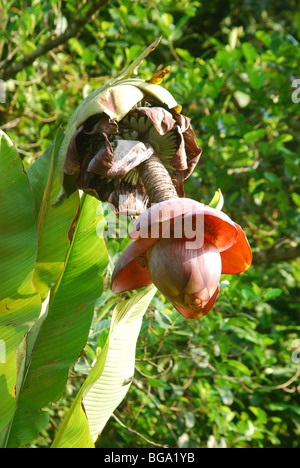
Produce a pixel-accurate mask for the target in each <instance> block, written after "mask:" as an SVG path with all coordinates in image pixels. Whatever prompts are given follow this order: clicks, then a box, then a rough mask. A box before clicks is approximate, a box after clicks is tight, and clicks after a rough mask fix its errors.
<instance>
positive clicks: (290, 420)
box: [0, 0, 300, 448]
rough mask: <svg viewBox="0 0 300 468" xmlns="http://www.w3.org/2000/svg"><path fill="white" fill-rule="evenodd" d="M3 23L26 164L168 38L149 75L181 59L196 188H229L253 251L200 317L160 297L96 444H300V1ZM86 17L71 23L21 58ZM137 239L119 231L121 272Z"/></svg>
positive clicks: (31, 11) (52, 3)
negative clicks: (100, 91)
mask: <svg viewBox="0 0 300 468" xmlns="http://www.w3.org/2000/svg"><path fill="white" fill-rule="evenodd" d="M95 3H98V4H99V7H98V10H97V11H95V12H94V14H92V15H90V14H89V11H90V8H91V7H92V6H93V4H95ZM81 17H84V18H85V20H86V21H85V22H84V24H79V26H78V28H77V30H76V25H77V23H78V20H79V19H80V18H81ZM0 21H1V23H0V27H1V29H0V78H2V79H3V80H4V82H5V91H6V102H5V103H2V104H0V126H1V128H2V129H3V130H4V131H5V132H6V133H7V134H8V135H9V136H10V138H11V139H12V140H13V142H14V143H15V145H16V147H17V148H18V151H19V153H20V155H21V156H22V158H23V162H24V165H25V167H26V168H28V167H29V166H30V165H31V164H32V163H33V162H34V160H35V159H36V158H38V157H39V156H40V155H41V154H42V153H43V152H44V151H45V150H46V148H47V147H48V146H49V144H50V143H51V141H52V139H53V138H54V136H55V133H56V130H57V128H58V127H59V126H60V125H61V126H62V128H65V126H66V123H67V121H68V119H69V117H70V116H71V114H72V111H73V110H74V109H75V107H77V105H78V104H79V103H80V102H81V101H82V99H83V98H84V97H86V96H87V95H88V94H89V93H90V92H91V91H92V90H93V89H95V88H97V87H99V86H100V85H101V84H103V83H104V82H105V81H107V79H108V78H109V77H111V76H113V75H117V74H118V73H119V72H120V70H121V69H122V68H123V67H125V66H126V65H128V63H130V61H132V60H133V59H134V58H135V57H136V56H137V55H138V54H139V53H140V52H141V51H142V50H143V49H145V48H146V47H147V46H148V45H149V44H150V43H151V42H153V40H154V39H156V38H157V37H159V36H162V42H161V45H160V46H159V47H158V49H157V50H155V51H154V52H153V53H152V54H151V55H150V56H149V57H148V58H147V60H145V61H144V62H143V64H142V66H141V68H140V76H141V77H142V78H145V79H147V78H149V77H150V76H151V75H152V74H153V72H154V71H155V70H156V68H157V67H159V66H160V65H170V66H171V73H170V75H169V77H168V78H167V79H166V80H165V82H164V86H165V87H166V88H167V89H169V91H170V92H171V93H172V94H173V95H174V96H175V98H176V100H177V101H178V102H179V103H180V104H182V106H183V113H184V114H185V115H189V116H190V117H191V118H192V123H193V128H194V130H195V133H196V135H197V140H198V143H199V145H200V146H201V147H202V148H203V154H202V157H201V161H200V163H199V165H198V167H197V169H196V170H195V172H194V174H193V176H192V177H191V178H190V179H189V181H188V183H187V184H186V196H188V197H191V198H194V199H196V200H199V201H201V202H205V203H208V202H209V201H210V199H211V198H212V196H213V194H214V192H215V190H216V189H217V188H221V190H222V193H223V195H224V198H225V205H224V211H225V212H226V213H227V214H228V215H229V216H231V217H232V218H233V219H234V220H235V221H236V222H238V223H239V224H241V225H242V226H243V228H244V230H245V231H246V233H247V236H248V239H249V242H250V245H251V246H252V249H253V252H254V262H253V266H252V267H251V268H250V269H249V270H248V271H247V272H245V273H244V274H242V275H239V276H234V277H233V276H228V277H227V276H224V277H223V278H222V279H223V281H222V283H221V294H220V296H219V299H218V301H217V303H216V305H215V307H214V309H213V311H211V312H210V314H209V315H208V316H207V317H205V318H204V319H203V320H201V321H187V320H185V319H183V317H181V316H178V315H179V314H178V313H176V312H175V311H174V310H173V309H172V308H171V307H170V304H169V303H167V302H166V301H165V299H164V298H163V297H162V296H161V295H159V294H157V295H156V297H155V298H154V300H153V301H152V304H151V307H150V309H149V311H148V313H147V315H146V316H145V318H144V323H143V326H142V332H141V335H140V338H139V341H138V349H137V360H136V373H135V379H134V382H133V385H132V386H131V388H130V391H129V393H128V395H127V397H126V399H125V400H124V402H123V403H122V404H121V406H119V408H118V410H117V412H116V413H115V415H114V417H112V418H111V419H110V421H109V423H108V424H107V426H106V428H105V430H104V432H103V434H102V436H101V437H100V439H99V440H98V442H97V447H99V448H101V447H155V446H168V447H215V446H222V447H223V446H227V447H232V448H238V447H243V448H245V447H250V448H254V447H291V448H297V447H299V435H300V409H299V392H300V386H299V378H298V377H299V370H298V369H299V360H300V352H299V350H298V351H297V346H299V343H298V342H297V341H296V340H297V338H299V330H300V326H299V310H300V301H299V279H300V263H299V259H298V258H297V257H299V255H300V253H299V247H298V245H299V232H300V231H299V224H300V190H299V188H300V182H299V166H300V137H299V135H300V133H299V109H300V103H294V102H293V101H292V97H291V96H292V93H293V91H294V89H293V88H292V81H293V80H294V79H296V78H300V75H299V73H300V72H299V63H300V61H299V59H300V49H299V41H300V10H299V6H298V2H296V0H295V1H293V0H287V1H285V2H281V1H276V0H263V1H255V0H253V1H250V0H241V1H239V2H237V1H235V0H230V1H221V0H213V1H210V2H205V1H204V0H203V1H201V0H192V1H185V0H177V1H176V2H174V1H169V0H160V1H159V2H158V1H156V0H153V1H150V0H142V1H139V2H137V1H132V0H124V1H118V0H114V1H105V0H102V2H91V1H85V2H80V7H79V8H78V2H75V1H73V0H70V1H61V0H42V1H32V2H27V1H14V0H11V1H4V0H1V1H0ZM76 22H77V23H76ZM72 25H73V26H74V27H75V34H74V35H73V36H72V37H70V38H69V39H68V40H67V41H64V42H63V43H61V44H60V45H58V47H55V48H51V49H50V50H48V51H47V53H45V54H41V55H39V56H38V57H37V58H36V59H35V60H34V61H33V63H32V64H28V65H27V64H26V66H24V67H22V59H23V58H24V57H25V56H27V55H28V54H31V53H32V52H33V51H35V50H36V49H37V48H38V47H39V46H41V45H42V44H45V43H48V42H49V41H51V40H53V39H55V38H60V37H63V36H64V35H65V34H66V33H67V32H68V31H69V28H70V27H72ZM18 63H21V67H20V70H19V71H18V72H17V73H16V72H14V69H13V67H14V65H15V64H18ZM9 72H11V76H9ZM1 183H3V182H1ZM126 243H127V240H126V239H125V240H122V242H119V240H118V239H108V240H107V246H108V250H109V254H110V267H109V269H108V270H107V272H106V277H105V279H106V281H107V284H108V280H109V274H110V272H111V269H112V268H113V265H114V264H115V263H116V261H117V259H118V256H119V254H120V252H121V251H122V250H123V249H124V248H125V246H126ZM129 296H130V294H123V295H122V299H123V298H127V297H129ZM119 300H120V298H119V297H116V296H115V295H113V294H112V293H110V291H109V289H106V292H105V293H104V294H103V295H102V296H101V298H99V300H98V302H97V308H96V314H95V321H94V323H93V330H92V331H91V334H90V338H89V341H88V344H87V346H86V348H85V352H84V354H83V355H82V356H81V359H80V361H79V362H78V363H77V364H76V366H75V368H74V369H71V371H70V377H69V381H68V385H67V387H66V391H65V394H64V396H63V397H62V399H61V400H59V401H58V402H57V403H55V404H54V403H53V404H52V405H51V406H50V407H49V408H48V409H49V410H50V416H51V417H50V423H49V424H48V426H47V427H46V428H45V429H44V430H43V432H42V433H41V434H40V435H39V436H38V438H37V439H36V440H35V441H33V442H32V444H31V447H44V446H49V445H50V443H51V441H52V440H53V437H54V435H55V432H56V430H57V428H58V426H59V425H60V423H61V421H62V419H63V417H64V415H65V413H66V410H67V408H68V407H70V404H71V402H72V400H73V399H74V397H75V395H76V392H77V391H78V389H79V387H80V385H81V383H82V381H83V377H84V373H85V372H86V371H87V369H88V368H89V366H90V363H91V362H92V360H93V358H94V356H95V352H96V348H97V347H99V346H100V347H101V346H103V343H104V341H105V337H106V336H107V333H108V327H109V323H110V322H109V321H110V314H111V310H112V308H113V307H114V305H115V302H116V301H119Z"/></svg>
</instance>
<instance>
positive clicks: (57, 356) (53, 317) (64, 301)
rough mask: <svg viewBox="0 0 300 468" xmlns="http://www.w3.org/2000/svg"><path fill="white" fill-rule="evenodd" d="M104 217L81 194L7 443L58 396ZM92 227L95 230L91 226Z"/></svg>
mask: <svg viewBox="0 0 300 468" xmlns="http://www.w3.org/2000/svg"><path fill="white" fill-rule="evenodd" d="M104 226H105V221H104V218H103V216H102V213H101V211H100V210H99V201H97V200H96V199H94V198H92V197H89V196H86V195H83V196H82V197H81V200H80V209H79V212H78V216H77V223H76V227H75V230H74V233H73V238H72V243H71V245H70V248H69V251H68V254H67V257H66V260H65V263H64V267H63V271H62V272H61V275H60V277H59V278H58V280H57V282H56V284H55V285H54V286H53V288H52V289H51V291H50V296H49V303H48V305H47V307H46V311H45V312H44V316H43V317H42V324H41V327H40V331H39V333H38V336H37V338H36V341H35V346H34V350H33V353H32V356H31V359H30V366H29V369H28V372H27V375H26V380H25V382H24V385H23V388H22V391H21V393H20V396H19V401H18V409H17V412H16V416H15V420H14V424H13V426H12V429H11V433H10V439H9V443H8V446H9V447H14V446H17V445H19V444H20V443H26V442H28V441H29V440H31V438H32V434H33V433H34V431H36V430H40V429H41V427H40V425H39V424H37V422H39V421H43V420H44V419H43V414H42V412H41V410H40V409H41V408H43V407H44V406H46V405H47V404H48V403H49V402H51V401H56V400H58V399H59V398H60V397H61V395H62V393H63V390H64V387H65V384H66V381H67V377H68V371H69V368H70V366H72V365H73V364H74V363H75V362H76V360H77V359H78V356H79V354H80V352H81V351H82V349H83V347H84V345H85V344H86V341H87V336H88V332H89V329H90V326H91V322H92V318H93V314H94V305H95V301H96V299H97V298H98V297H99V296H100V295H101V293H102V287H103V282H102V273H103V270H104V269H105V267H106V265H107V263H108V254H107V251H106V246H105V243H104V240H103V238H102V237H99V233H100V232H101V229H103V228H104ZM96 229H97V232H96Z"/></svg>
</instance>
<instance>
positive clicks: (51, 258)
mask: <svg viewBox="0 0 300 468" xmlns="http://www.w3.org/2000/svg"><path fill="white" fill-rule="evenodd" d="M63 139H64V132H63V131H62V130H61V129H59V130H58V131H57V134H56V137H55V139H54V140H53V142H52V144H51V145H50V146H49V148H48V149H47V150H46V152H45V153H44V154H43V155H42V156H41V157H40V158H38V159H37V160H36V161H35V162H34V164H33V165H32V166H30V168H29V169H28V177H29V180H30V184H31V187H32V191H33V196H34V200H35V210H36V218H37V226H38V252H37V259H36V265H35V272H34V278H33V282H34V285H35V288H36V290H37V291H38V292H39V293H40V295H41V296H42V299H43V300H45V299H46V297H47V295H48V292H49V289H50V288H51V287H52V286H53V285H54V283H55V282H56V280H57V278H58V277H59V275H60V273H61V272H62V270H63V266H64V261H65V257H66V254H67V251H68V248H69V245H70V243H69V239H68V231H69V228H70V226H71V223H72V220H73V218H74V217H75V215H76V212H77V209H78V203H79V197H78V192H75V193H74V194H73V195H72V196H71V197H70V198H69V199H68V200H66V202H65V203H64V204H63V205H61V206H59V207H57V208H55V209H54V208H53V206H52V205H53V203H54V201H55V199H56V196H57V192H58V191H59V190H60V182H59V178H58V170H57V165H58V164H57V163H58V152H59V148H60V146H61V143H62V141H63Z"/></svg>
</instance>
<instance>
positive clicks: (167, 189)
mask: <svg viewBox="0 0 300 468" xmlns="http://www.w3.org/2000/svg"><path fill="white" fill-rule="evenodd" d="M136 170H137V172H138V173H139V176H140V178H141V180H142V182H143V184H144V187H145V190H146V193H147V195H148V197H149V201H150V203H151V204H152V203H159V202H162V201H165V200H169V199H170V198H179V197H178V194H177V192H176V189H175V187H174V184H173V182H172V179H171V176H170V174H169V172H168V171H167V169H166V168H165V166H164V165H163V163H162V162H161V160H160V158H159V157H158V156H156V155H155V154H153V155H152V156H151V157H150V158H149V159H147V160H146V161H144V162H142V163H141V164H140V165H139V166H138V167H137V168H136Z"/></svg>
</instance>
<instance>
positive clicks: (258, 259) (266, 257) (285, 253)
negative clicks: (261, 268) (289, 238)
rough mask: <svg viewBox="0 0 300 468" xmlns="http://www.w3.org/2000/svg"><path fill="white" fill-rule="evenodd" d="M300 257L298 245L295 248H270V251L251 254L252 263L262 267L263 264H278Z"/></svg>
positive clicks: (299, 246)
mask: <svg viewBox="0 0 300 468" xmlns="http://www.w3.org/2000/svg"><path fill="white" fill-rule="evenodd" d="M297 257H300V245H297V246H296V247H290V248H285V247H271V248H270V249H266V250H260V251H259V252H254V253H253V259H252V263H253V264H254V265H262V264H263V263H267V264H268V263H278V262H285V261H288V260H293V259H294V258H297Z"/></svg>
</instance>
